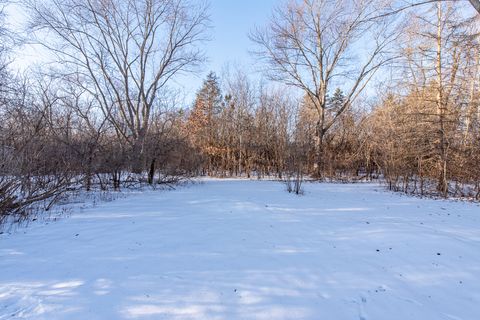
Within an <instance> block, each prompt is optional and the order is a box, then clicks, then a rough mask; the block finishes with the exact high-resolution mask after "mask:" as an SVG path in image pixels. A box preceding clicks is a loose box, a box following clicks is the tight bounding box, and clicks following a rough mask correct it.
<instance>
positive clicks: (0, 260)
mask: <svg viewBox="0 0 480 320" xmlns="http://www.w3.org/2000/svg"><path fill="white" fill-rule="evenodd" d="M305 189H306V194H305V195H304V196H301V197H298V196H294V195H290V194H288V193H286V192H285V191H284V186H283V185H282V184H280V183H279V182H268V181H227V180H225V181H215V180H213V181H206V182H205V183H204V184H199V185H194V186H190V187H186V188H180V189H178V190H176V191H171V192H159V191H156V192H155V191H148V192H143V193H137V194H130V195H128V196H127V197H126V198H123V199H119V200H116V201H113V202H108V203H107V202H106V203H102V204H100V205H99V206H97V207H94V208H89V209H85V210H78V211H77V212H75V213H73V214H72V216H71V217H68V218H65V219H61V220H59V221H57V222H53V223H49V224H48V225H47V224H44V223H39V222H37V223H35V224H32V225H31V226H29V227H28V228H26V229H21V230H20V231H19V232H16V233H13V234H6V233H5V234H3V235H0V319H48V320H52V319H69V320H70V319H79V320H86V319H89V320H91V319H345V320H347V319H348V320H355V319H358V320H370V319H378V320H385V319H399V320H405V319H409V320H412V319H418V320H430V319H431V320H440V319H451V320H454V319H455V320H458V319H463V320H467V319H470V320H478V319H480V207H479V206H478V205H476V204H470V203H462V202H447V201H435V200H422V199H418V198H410V197H405V196H400V195H398V194H392V193H388V192H385V191H383V189H382V187H380V186H376V185H371V184H356V185H347V184H345V185H340V184H307V185H306V186H305Z"/></svg>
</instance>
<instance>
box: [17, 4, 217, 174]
mask: <svg viewBox="0 0 480 320" xmlns="http://www.w3.org/2000/svg"><path fill="white" fill-rule="evenodd" d="M26 4H27V7H28V9H29V10H30V12H31V14H32V15H31V30H32V31H34V33H35V35H36V39H37V41H38V43H40V44H42V45H43V46H45V47H46V48H47V49H49V50H50V51H51V52H52V53H54V54H55V57H56V60H57V62H59V63H60V68H59V70H58V71H59V72H60V73H61V74H62V75H63V76H64V78H65V79H66V80H69V81H71V82H74V83H75V84H77V85H78V86H80V87H82V89H83V90H84V91H85V95H87V96H88V98H92V97H93V98H94V99H95V100H96V103H97V104H98V106H99V107H100V109H101V111H102V112H103V114H104V116H105V117H106V118H107V119H108V120H109V121H110V122H111V123H112V124H113V125H114V127H115V130H116V132H117V134H118V136H119V137H121V138H123V139H124V140H125V141H126V142H128V143H129V144H130V145H131V147H132V150H133V155H134V156H138V158H137V160H138V161H136V163H135V164H134V168H135V169H136V170H142V166H144V165H145V163H144V162H145V161H144V159H143V154H144V148H145V146H144V143H145V138H146V136H147V133H148V130H149V126H150V121H151V116H152V112H153V109H154V108H155V106H156V103H157V100H158V99H159V95H161V94H162V91H163V90H165V89H166V86H167V84H168V83H169V81H170V80H171V79H172V78H173V77H174V76H176V75H177V74H179V73H182V72H190V71H194V70H195V68H196V67H197V66H199V64H201V63H202V62H203V61H204V55H203V53H202V51H201V50H200V49H198V46H197V44H198V43H199V42H201V41H203V40H206V39H207V38H206V36H205V32H206V30H207V29H208V27H209V26H208V21H209V19H208V14H207V5H206V3H204V2H197V3H193V2H192V1H189V0H146V1H141V0H120V1H102V0H80V1H78V0H50V1H38V0H26Z"/></svg>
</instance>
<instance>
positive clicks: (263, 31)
mask: <svg viewBox="0 0 480 320" xmlns="http://www.w3.org/2000/svg"><path fill="white" fill-rule="evenodd" d="M378 8H379V7H378V3H374V2H372V1H365V0H352V1H333V0H302V1H299V0H291V1H288V2H286V3H285V4H284V5H282V6H280V7H278V8H276V10H275V11H274V13H273V16H272V18H271V20H270V23H269V25H268V26H267V27H266V28H257V29H256V30H255V31H254V32H253V33H252V34H251V39H252V40H253V41H254V42H255V43H256V44H257V45H258V47H259V49H258V51H256V52H255V53H256V55H257V56H258V57H259V58H260V59H262V60H263V61H264V62H265V64H266V72H267V75H268V77H269V78H270V79H271V80H274V81H279V82H283V83H285V84H287V85H289V86H293V87H296V88H299V89H300V90H302V91H303V93H304V94H305V95H306V97H307V99H308V100H309V102H310V103H311V105H312V106H313V108H314V109H315V110H316V113H317V130H316V138H317V157H318V162H317V163H318V174H321V171H322V154H323V150H322V149H323V143H324V137H325V134H326V133H327V132H328V130H329V129H330V128H331V127H332V126H333V124H334V123H335V122H336V121H337V120H338V118H339V117H340V116H341V115H342V113H343V112H344V111H345V110H347V109H348V108H349V107H350V106H351V104H352V103H353V102H354V101H355V100H356V99H357V98H358V97H359V95H360V94H361V93H362V91H363V90H364V89H365V87H366V85H367V84H368V82H369V81H370V80H371V79H372V77H373V75H374V74H375V73H376V71H378V69H379V68H380V67H381V66H382V65H385V64H386V63H387V62H389V61H391V60H392V57H391V56H389V55H388V54H387V53H388V51H389V49H390V46H391V44H392V43H393V40H394V38H395V33H393V32H391V31H390V30H389V27H388V22H387V21H386V20H385V17H383V18H376V19H374V17H375V15H376V12H377V10H378ZM347 12H348V13H347ZM361 41H368V42H369V43H370V45H367V46H364V45H363V46H362V45H361V43H360V42H361ZM358 56H362V57H364V58H362V59H360V58H358ZM338 86H341V87H343V88H342V89H343V91H344V92H346V96H345V100H344V101H343V103H342V105H341V106H339V107H338V108H336V109H335V110H329V109H328V108H327V96H328V94H329V93H331V90H332V89H333V88H336V87H338Z"/></svg>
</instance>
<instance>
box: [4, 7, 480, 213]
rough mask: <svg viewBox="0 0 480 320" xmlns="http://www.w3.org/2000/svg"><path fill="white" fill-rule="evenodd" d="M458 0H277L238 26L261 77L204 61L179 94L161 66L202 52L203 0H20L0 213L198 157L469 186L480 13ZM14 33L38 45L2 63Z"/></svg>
mask: <svg viewBox="0 0 480 320" xmlns="http://www.w3.org/2000/svg"><path fill="white" fill-rule="evenodd" d="M474 2H475V1H474ZM467 4H468V3H465V4H464V3H463V2H447V1H445V2H443V1H426V2H425V3H422V4H421V5H417V3H412V4H408V3H407V4H405V2H404V1H401V2H396V1H366V0H345V1H333V0H302V1H300V0H290V1H285V2H284V3H282V4H280V5H279V6H278V7H276V8H275V9H274V11H273V12H272V15H271V19H270V20H269V21H268V23H266V24H265V26H263V27H257V28H253V29H252V31H251V33H250V38H251V40H252V44H253V45H254V47H255V50H254V52H253V53H252V54H253V55H254V56H255V57H256V60H257V61H258V67H257V69H261V71H262V78H261V80H259V79H258V78H259V77H252V76H251V75H250V74H249V72H248V71H247V70H242V68H238V70H234V71H233V72H230V73H228V74H223V75H221V76H218V75H216V74H215V73H213V72H211V73H210V74H209V75H208V76H207V77H206V79H205V80H204V82H203V84H202V86H201V87H200V88H199V89H198V91H197V93H196V96H195V100H194V102H193V103H192V104H191V105H188V104H187V105H185V104H184V103H182V101H181V100H182V99H181V97H180V95H179V93H178V92H177V91H176V90H175V89H174V87H173V86H172V81H173V80H174V79H175V78H177V77H178V76H179V75H189V74H192V73H195V72H197V71H198V70H200V69H199V68H200V67H202V65H203V64H204V62H205V60H206V56H205V55H204V52H203V51H202V50H201V49H199V48H202V46H205V45H208V42H207V41H208V39H209V29H210V28H211V25H210V20H209V14H208V10H209V6H208V3H206V2H202V1H193V0H121V1H100V0H80V1H77V0H76V1H74V0H63V1H60V0H48V1H37V0H25V1H23V2H21V6H22V9H23V10H25V11H26V12H27V13H28V16H29V21H28V26H27V33H26V34H27V35H26V36H25V35H23V37H20V34H18V32H15V31H13V30H9V29H8V27H7V25H6V23H5V21H6V16H5V13H4V11H2V14H1V19H2V26H3V27H2V28H1V30H0V37H1V38H2V45H1V46H0V62H1V66H0V73H1V83H0V87H1V89H0V119H1V121H0V212H1V214H0V216H1V218H0V219H7V218H9V217H12V216H13V217H16V218H18V219H22V218H24V217H26V216H27V215H28V213H29V210H28V208H31V206H32V205H33V204H38V203H42V204H43V205H44V206H45V208H48V207H49V206H50V205H51V204H53V203H55V201H56V200H58V199H59V198H60V197H62V195H63V194H65V192H68V191H69V190H75V189H84V190H87V191H89V190H92V189H102V190H119V189H121V188H125V187H129V186H138V185H142V184H150V185H158V184H164V183H175V182H176V181H178V180H179V179H180V178H182V177H191V176H197V175H211V176H219V177H226V176H247V177H258V178H263V177H276V178H280V179H289V178H291V177H292V176H296V177H303V176H309V177H312V178H315V179H318V180H342V181H353V180H372V179H381V180H382V181H385V182H386V184H387V186H388V187H389V188H390V189H392V190H396V191H403V192H408V193H414V194H419V195H438V196H442V197H448V196H462V197H470V198H475V199H477V200H478V199H480V165H479V163H480V162H479V161H480V158H479V157H480V156H479V155H480V108H479V94H478V88H479V76H480V75H479V72H480V51H479V50H480V47H479V43H478V34H479V32H478V24H479V21H478V15H477V14H476V13H475V12H474V11H473V10H471V8H470V7H467ZM2 5H4V6H5V5H8V2H5V1H4V2H2ZM412 5H415V9H414V10H412V9H411V6H412ZM469 9H470V11H469ZM25 42H28V43H30V44H34V45H35V46H36V47H37V48H41V51H42V52H46V53H47V55H48V58H49V59H48V60H49V61H48V63H43V64H41V65H39V66H36V67H35V68H31V69H30V70H28V71H27V72H24V73H19V72H15V68H14V67H13V66H12V65H11V62H12V60H13V59H14V52H15V51H14V49H15V47H18V46H21V45H22V43H25Z"/></svg>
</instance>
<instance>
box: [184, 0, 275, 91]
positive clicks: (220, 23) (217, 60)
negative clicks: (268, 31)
mask: <svg viewBox="0 0 480 320" xmlns="http://www.w3.org/2000/svg"><path fill="white" fill-rule="evenodd" d="M280 3H282V0H210V13H211V24H212V27H213V28H212V30H211V36H212V40H211V41H210V42H208V43H205V44H204V46H205V51H206V54H207V57H208V58H209V61H208V62H207V63H206V64H205V66H204V68H203V72H201V73H200V74H198V75H196V76H187V77H182V78H181V79H179V82H181V83H180V84H181V86H182V87H183V88H184V89H185V91H186V93H187V99H189V98H191V97H192V96H193V95H194V94H195V91H196V90H197V89H198V87H199V86H200V85H201V83H202V79H203V78H204V77H205V76H206V74H207V73H208V72H209V71H214V72H216V73H217V74H218V75H221V73H222V69H223V68H224V67H225V66H226V65H227V64H232V65H241V66H243V67H246V68H249V67H251V66H252V64H253V63H254V62H255V61H254V58H253V57H252V56H251V55H250V54H249V50H252V49H253V48H254V47H253V46H252V43H251V41H250V40H249V39H248V33H249V32H250V30H252V29H253V28H254V27H255V25H257V26H263V25H265V24H266V23H267V22H268V19H269V17H270V15H271V12H272V9H273V8H274V7H276V6H277V5H279V4H280Z"/></svg>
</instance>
